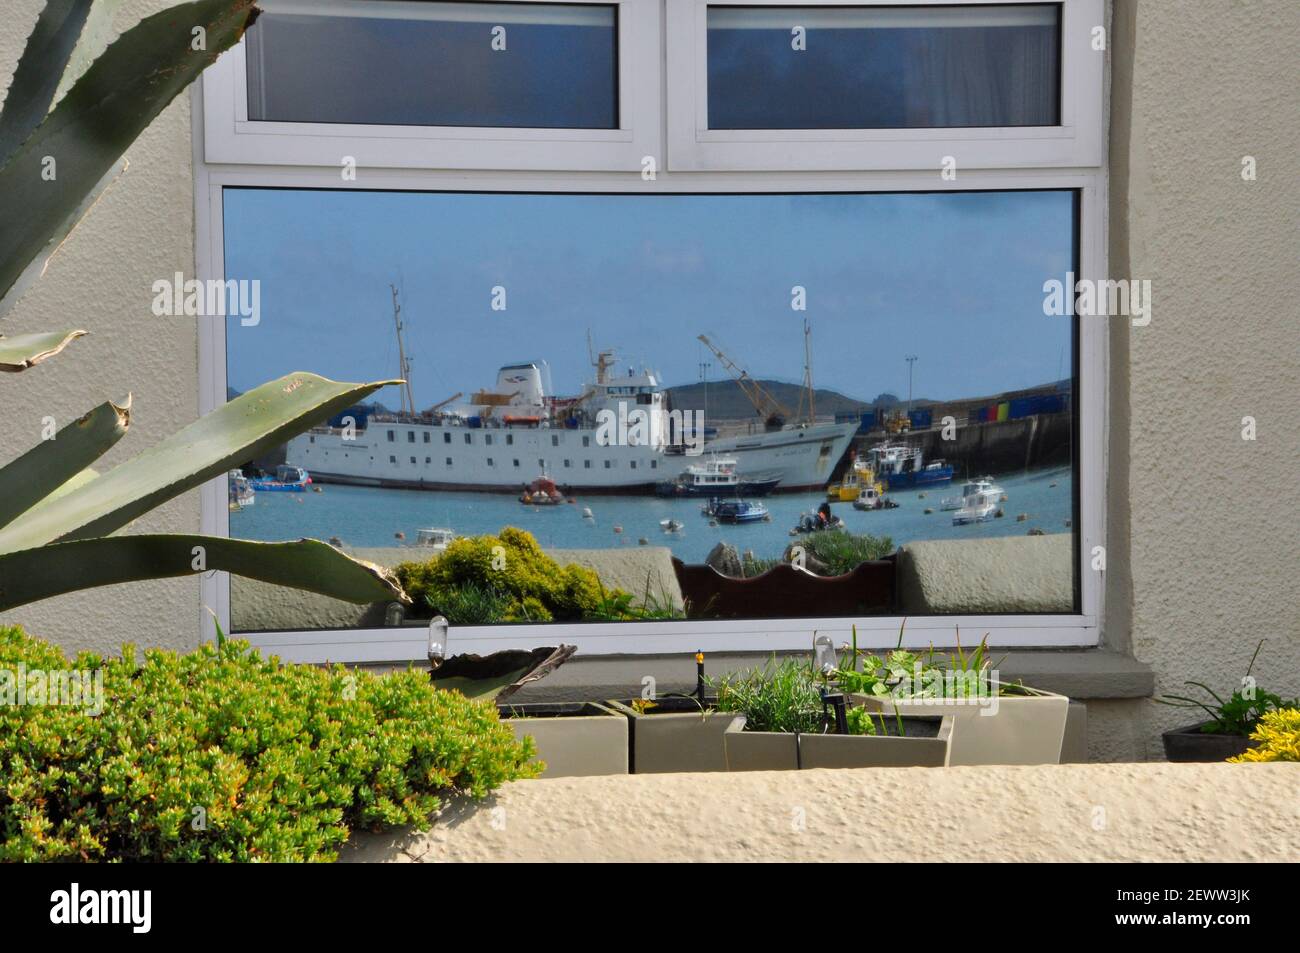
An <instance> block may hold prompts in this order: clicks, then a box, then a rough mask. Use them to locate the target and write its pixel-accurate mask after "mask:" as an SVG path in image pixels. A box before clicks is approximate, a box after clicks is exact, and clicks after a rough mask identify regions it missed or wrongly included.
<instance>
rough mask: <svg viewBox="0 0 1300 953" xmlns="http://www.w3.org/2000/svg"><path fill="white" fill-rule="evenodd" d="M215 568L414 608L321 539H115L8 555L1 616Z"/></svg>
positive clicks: (373, 569)
mask: <svg viewBox="0 0 1300 953" xmlns="http://www.w3.org/2000/svg"><path fill="white" fill-rule="evenodd" d="M213 569H219V570H224V571H226V572H232V573H236V574H238V575H241V576H248V577H249V578H251V579H261V580H262V581H264V582H270V583H274V584H275V585H279V586H292V587H293V588H295V589H306V590H307V591H309V592H319V593H321V594H323V595H327V596H332V597H333V598H335V599H344V600H346V601H348V602H356V603H369V602H379V601H389V600H392V599H397V600H399V601H401V602H410V599H409V598H408V597H407V595H406V593H405V592H403V591H402V587H401V586H400V585H399V584H398V582H397V580H396V579H395V578H394V577H393V575H392V574H391V573H390V572H389V571H388V570H387V569H384V568H383V567H382V566H376V565H375V564H373V563H368V562H364V561H362V560H359V559H353V558H351V557H350V556H347V555H345V554H343V553H341V552H339V551H338V550H337V549H335V548H334V547H333V546H330V545H329V544H327V543H322V542H320V541H319V540H314V539H302V540H298V541H297V542H292V543H254V542H249V541H247V540H242V539H226V538H224V537H220V536H190V535H174V536H173V535H167V536H151V535H142V536H110V537H107V538H105V539H83V540H79V541H77V542H74V543H55V544H54V545H52V546H41V547H39V548H37V549H25V550H22V551H20V552H16V553H5V554H3V555H0V611H4V610H6V609H12V608H14V607H15V606H22V605H26V604H27V603H29V602H36V601H38V600H40V599H49V598H51V597H52V596H61V595H64V594H65V593H69V592H77V591H80V590H82V589H92V588H95V587H96V586H111V585H116V584H118V583H124V582H139V581H141V580H145V579H166V578H171V577H174V576H192V575H196V574H198V573H200V572H206V571H210V570H213Z"/></svg>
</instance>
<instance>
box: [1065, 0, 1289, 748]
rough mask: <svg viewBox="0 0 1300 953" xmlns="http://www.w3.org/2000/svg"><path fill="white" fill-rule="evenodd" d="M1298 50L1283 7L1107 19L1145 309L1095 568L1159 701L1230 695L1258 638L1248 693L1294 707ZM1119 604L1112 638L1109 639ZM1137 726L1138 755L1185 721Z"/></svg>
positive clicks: (1120, 634)
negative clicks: (1168, 696) (1105, 567)
mask: <svg viewBox="0 0 1300 953" xmlns="http://www.w3.org/2000/svg"><path fill="white" fill-rule="evenodd" d="M1297 37H1300V4H1297V3H1294V2H1292V0H1262V2H1257V3H1239V2H1230V0H1209V2H1196V3H1190V2H1183V3H1170V2H1151V0H1140V2H1133V0H1117V2H1116V4H1115V17H1114V23H1113V27H1112V40H1113V47H1112V53H1113V58H1114V72H1113V88H1112V125H1111V133H1112V140H1111V176H1112V178H1111V191H1112V196H1111V198H1112V201H1111V239H1112V241H1111V274H1112V275H1114V276H1117V277H1121V276H1126V277H1134V278H1146V279H1150V280H1151V282H1152V285H1153V299H1154V307H1153V312H1152V321H1151V324H1150V326H1148V327H1144V328H1133V329H1127V330H1126V329H1123V328H1122V327H1121V328H1119V330H1118V334H1117V335H1116V336H1117V337H1119V338H1121V339H1122V340H1119V341H1117V342H1116V351H1117V354H1116V358H1117V360H1116V364H1115V367H1114V378H1115V381H1116V384H1117V386H1116V391H1115V399H1114V400H1113V401H1112V403H1113V404H1114V407H1113V414H1112V420H1113V424H1114V427H1115V429H1114V432H1113V434H1112V437H1113V442H1112V452H1113V457H1112V464H1113V466H1114V467H1115V474H1116V477H1117V479H1118V480H1120V481H1122V483H1123V486H1122V487H1120V488H1119V491H1118V492H1115V487H1114V485H1112V498H1111V502H1112V506H1113V509H1117V510H1118V512H1117V513H1116V514H1115V515H1116V519H1115V521H1114V522H1113V525H1112V534H1111V550H1112V552H1111V557H1112V558H1111V560H1110V562H1109V566H1110V569H1111V572H1112V573H1117V574H1120V575H1131V587H1132V589H1131V599H1132V603H1131V643H1130V644H1131V648H1132V651H1133V652H1134V654H1135V655H1136V656H1137V657H1138V658H1139V659H1141V660H1143V661H1146V662H1149V663H1150V664H1151V665H1152V666H1153V667H1154V669H1155V671H1156V673H1157V690H1158V691H1177V690H1180V689H1182V688H1183V687H1184V686H1183V682H1184V680H1186V679H1196V680H1198V681H1207V682H1208V683H1210V684H1212V685H1214V686H1215V687H1216V688H1217V687H1218V686H1223V687H1224V688H1226V689H1230V688H1231V687H1232V686H1233V683H1234V681H1235V679H1236V678H1238V677H1240V675H1241V674H1243V673H1244V670H1245V666H1246V664H1247V662H1248V661H1249V659H1250V655H1251V652H1252V651H1253V650H1254V647H1255V644H1256V643H1257V642H1258V640H1259V639H1260V638H1264V637H1267V638H1268V642H1267V644H1266V645H1265V647H1264V651H1263V652H1262V653H1261V655H1260V660H1259V662H1258V663H1257V664H1256V669H1255V674H1256V676H1257V677H1258V679H1259V682H1260V685H1261V687H1264V688H1268V689H1271V690H1275V691H1278V692H1279V693H1281V694H1283V695H1286V694H1290V695H1293V696H1294V695H1297V694H1300V606H1298V603H1297V598H1296V595H1297V586H1296V582H1295V579H1296V571H1297V566H1300V534H1298V533H1297V531H1296V514H1297V513H1300V480H1298V479H1297V470H1296V467H1297V462H1300V454H1298V453H1297V449H1298V447H1297V443H1298V442H1297V429H1296V421H1297V420H1300V359H1298V356H1297V355H1298V351H1297V340H1298V338H1300V334H1298V332H1300V304H1298V301H1300V269H1298V268H1297V265H1296V247H1297V246H1296V226H1297V223H1298V222H1300V189H1298V188H1297V186H1296V176H1295V157H1296V155H1297V154H1300V102H1298V101H1297V98H1296V95H1295V70H1296V58H1297V45H1296V44H1297ZM1134 49H1136V55H1134V53H1133V50H1134ZM1246 155H1250V156H1254V157H1255V159H1256V161H1257V168H1258V179H1257V180H1256V181H1254V182H1246V181H1243V180H1242V177H1241V169H1242V165H1241V160H1242V157H1243V156H1246ZM1248 415H1249V416H1253V417H1254V418H1255V420H1256V422H1257V428H1258V439H1257V440H1256V441H1255V442H1253V443H1252V442H1246V441H1243V440H1242V436H1241V431H1242V418H1243V417H1245V416H1248ZM1125 457H1127V460H1126V459H1125ZM1125 468H1127V474H1125V473H1124V469H1125ZM1125 496H1126V499H1125ZM1125 508H1127V510H1128V512H1127V514H1125V513H1124V512H1123V511H1124V509H1125ZM1125 518H1127V520H1128V523H1129V532H1128V533H1126V532H1125V525H1124V521H1125ZM1126 536H1127V537H1128V538H1129V539H1131V542H1130V543H1128V544H1127V546H1126V544H1125V537H1126ZM1125 549H1127V550H1128V552H1127V553H1125ZM1117 556H1118V557H1119V558H1118V559H1117V558H1115V557H1117ZM1112 582H1113V581H1112ZM1116 589H1117V587H1114V586H1112V589H1111V591H1110V595H1111V597H1112V600H1111V603H1112V604H1111V605H1110V606H1108V608H1112V609H1114V610H1115V611H1114V612H1112V613H1111V617H1110V618H1109V620H1108V622H1109V623H1110V630H1109V631H1108V633H1107V637H1108V638H1110V639H1113V640H1115V641H1118V642H1121V643H1122V641H1123V640H1124V639H1125V637H1126V636H1127V635H1129V632H1126V631H1125V630H1126V629H1128V626H1127V625H1126V624H1125V622H1126V620H1125V619H1124V616H1125V615H1126V614H1127V612H1128V611H1129V610H1128V608H1127V607H1126V606H1124V605H1122V604H1121V601H1120V600H1122V598H1123V594H1122V593H1117V591H1116ZM1116 597H1118V599H1117V598H1116ZM1135 714H1136V717H1137V718H1139V719H1141V721H1142V723H1141V724H1139V725H1138V726H1136V727H1137V730H1135V731H1129V732H1126V733H1124V734H1127V736H1128V737H1129V738H1140V739H1145V741H1146V747H1145V751H1142V750H1136V751H1132V752H1130V753H1129V756H1133V757H1141V756H1143V755H1146V756H1150V757H1160V753H1159V744H1160V741H1159V737H1158V732H1159V731H1160V730H1162V729H1163V728H1167V727H1170V726H1171V725H1173V724H1177V723H1180V722H1181V723H1188V722H1192V721H1196V720H1198V719H1196V718H1195V717H1194V714H1195V713H1189V712H1183V711H1180V710H1177V709H1169V708H1165V707H1163V706H1158V705H1151V704H1142V705H1138V706H1135ZM1089 721H1090V722H1092V718H1091V717H1090V719H1089ZM1117 734H1118V732H1117ZM1116 741H1117V743H1118V742H1119V739H1118V737H1117V739H1116Z"/></svg>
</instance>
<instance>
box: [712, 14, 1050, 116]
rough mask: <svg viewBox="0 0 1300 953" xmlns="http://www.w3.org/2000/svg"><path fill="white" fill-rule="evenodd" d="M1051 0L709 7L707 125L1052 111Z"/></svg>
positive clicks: (1012, 114)
mask: <svg viewBox="0 0 1300 953" xmlns="http://www.w3.org/2000/svg"><path fill="white" fill-rule="evenodd" d="M1059 17H1060V8H1059V7H1057V6H1055V5H1049V4H1044V5H1031V6H970V7H925V8H920V7H918V8H901V7H814V8H810V7H731V6H714V7H709V10H708V97H709V100H708V102H709V128H710V129H909V128H951V127H961V126H1052V125H1056V124H1057V123H1058V122H1059V99H1060V78H1059V77H1060V58H1059V52H1058V51H1059V40H1058V27H1059Z"/></svg>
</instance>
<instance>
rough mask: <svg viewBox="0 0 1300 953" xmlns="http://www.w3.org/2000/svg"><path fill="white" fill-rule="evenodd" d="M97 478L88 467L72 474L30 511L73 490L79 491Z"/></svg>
mask: <svg viewBox="0 0 1300 953" xmlns="http://www.w3.org/2000/svg"><path fill="white" fill-rule="evenodd" d="M97 476H99V473H98V472H96V471H95V470H92V469H90V468H89V467H87V468H86V469H85V470H82V471H81V472H80V473H75V474H73V475H72V477H71V478H70V479H68V480H65V481H64V482H63V483H62V484H61V485H60V486H59V487H58V488H57V489H55V490H54V492H53V493H51V494H50V495H49V496H47V497H45V498H44V499H42V500H41V501H40V502H39V503H36V504H35V505H34V506H33V507H32V509H35V508H36V507H37V506H45V505H47V504H49V503H53V502H54V501H55V500H57V499H59V498H60V497H63V496H67V495H68V494H69V493H71V492H72V491H73V490H76V489H80V488H81V487H83V486H85V485H86V484H87V483H89V482H90V481H91V480H93V479H95V478H96V477H97Z"/></svg>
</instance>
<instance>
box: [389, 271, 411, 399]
mask: <svg viewBox="0 0 1300 953" xmlns="http://www.w3.org/2000/svg"><path fill="white" fill-rule="evenodd" d="M388 287H389V288H390V289H391V290H392V292H393V324H394V325H395V326H396V327H397V376H398V377H400V378H401V379H402V381H403V384H402V413H405V414H410V415H412V416H414V415H415V398H414V397H413V396H412V395H411V361H410V359H409V358H408V357H407V356H406V342H405V341H404V340H402V305H401V302H399V301H398V300H397V286H396V285H389V286H388Z"/></svg>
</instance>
